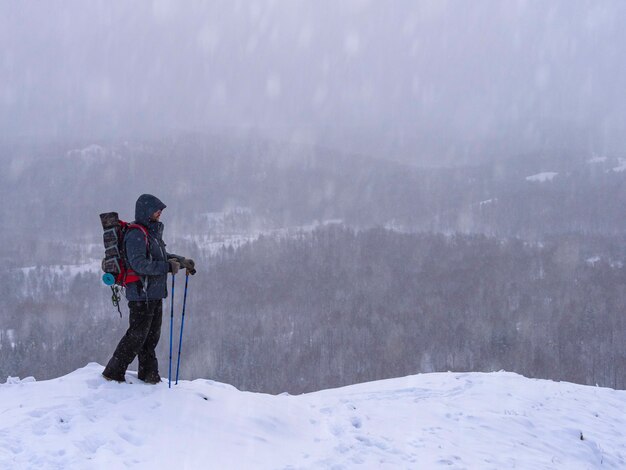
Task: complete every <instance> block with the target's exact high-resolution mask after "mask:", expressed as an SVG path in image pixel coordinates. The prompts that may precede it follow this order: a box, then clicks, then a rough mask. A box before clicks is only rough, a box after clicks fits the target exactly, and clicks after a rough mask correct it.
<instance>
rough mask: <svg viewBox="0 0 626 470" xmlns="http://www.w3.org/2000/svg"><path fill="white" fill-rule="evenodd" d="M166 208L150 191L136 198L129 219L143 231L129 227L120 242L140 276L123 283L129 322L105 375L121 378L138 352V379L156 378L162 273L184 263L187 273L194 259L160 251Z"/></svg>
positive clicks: (164, 287) (164, 278) (155, 380)
mask: <svg viewBox="0 0 626 470" xmlns="http://www.w3.org/2000/svg"><path fill="white" fill-rule="evenodd" d="M165 207H166V206H165V204H163V203H162V202H161V201H160V200H159V199H158V198H156V197H155V196H152V195H151V194H142V195H141V196H139V199H137V203H136V205H135V222H134V223H135V224H139V225H142V226H143V227H144V228H145V229H146V234H147V236H146V235H144V232H143V230H139V229H138V228H135V229H132V230H129V231H128V233H127V234H126V236H125V238H124V246H125V252H126V260H127V262H128V264H129V266H130V268H131V269H132V270H133V271H135V273H136V274H137V275H138V276H139V278H140V280H139V281H138V282H133V283H131V284H128V285H127V287H126V299H127V300H128V307H129V309H130V316H129V323H130V325H129V327H128V330H127V331H126V334H124V336H123V337H122V339H121V340H120V342H119V344H118V345H117V348H115V352H114V353H113V356H112V357H111V359H110V360H109V362H108V364H107V366H106V367H105V369H104V372H103V373H102V375H103V376H104V378H106V379H107V380H115V381H117V382H124V381H125V380H124V374H125V373H126V369H127V368H128V366H129V365H130V363H131V362H133V360H134V359H135V357H136V356H138V358H139V368H138V372H137V376H138V378H139V379H140V380H143V381H144V382H146V383H150V384H157V383H159V382H161V377H160V376H159V365H158V361H157V357H156V352H155V349H156V346H157V344H158V342H159V338H160V336H161V321H162V317H163V299H164V298H165V297H167V273H172V274H173V275H174V274H176V273H177V272H178V270H179V269H180V268H181V267H183V268H185V269H186V270H187V274H195V269H194V266H195V263H194V261H193V260H191V259H187V258H184V257H182V256H178V255H174V254H172V253H168V252H167V251H166V250H165V243H164V242H163V238H162V236H163V223H161V222H160V221H159V218H160V217H161V212H162V211H163V209H165Z"/></svg>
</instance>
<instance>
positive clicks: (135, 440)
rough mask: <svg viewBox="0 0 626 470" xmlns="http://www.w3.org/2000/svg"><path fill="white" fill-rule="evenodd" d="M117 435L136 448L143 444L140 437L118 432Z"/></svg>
mask: <svg viewBox="0 0 626 470" xmlns="http://www.w3.org/2000/svg"><path fill="white" fill-rule="evenodd" d="M117 435H118V436H119V437H120V438H122V439H124V440H125V441H126V442H128V443H129V444H132V445H134V446H136V447H139V446H141V445H142V444H143V440H141V439H140V438H139V437H137V436H134V435H132V434H131V433H128V432H126V431H117Z"/></svg>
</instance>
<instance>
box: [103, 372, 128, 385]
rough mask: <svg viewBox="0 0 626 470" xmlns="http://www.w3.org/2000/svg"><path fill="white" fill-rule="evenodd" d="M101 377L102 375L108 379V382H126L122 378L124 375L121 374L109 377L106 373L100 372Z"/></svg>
mask: <svg viewBox="0 0 626 470" xmlns="http://www.w3.org/2000/svg"><path fill="white" fill-rule="evenodd" d="M102 377H104V378H105V379H106V380H108V381H109V382H119V383H124V382H126V379H125V378H124V376H123V375H122V376H121V377H120V376H116V377H109V376H108V375H106V374H105V373H104V372H103V373H102Z"/></svg>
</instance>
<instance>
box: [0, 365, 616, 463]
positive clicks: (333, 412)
mask: <svg viewBox="0 0 626 470" xmlns="http://www.w3.org/2000/svg"><path fill="white" fill-rule="evenodd" d="M102 369H103V367H102V366H100V365H98V364H95V363H91V364H89V365H87V366H86V367H84V368H82V369H79V370H77V371H75V372H72V373H71V374H69V375H66V376H65V377H61V378H57V379H54V380H47V381H41V382H36V381H34V380H33V379H32V378H29V379H24V380H19V379H15V378H9V380H7V382H6V383H5V384H2V385H0V468H2V469H25V468H37V469H39V468H72V469H94V468H102V469H104V468H106V469H112V468H125V467H136V468H177V469H180V468H188V469H197V468H214V469H270V468H271V469H277V468H278V469H296V468H332V469H341V468H353V467H358V468H368V469H369V468H372V469H381V468H389V469H398V468H411V469H414V468H438V467H440V466H443V467H447V468H480V469H485V468H493V469H496V468H500V469H501V468H513V467H515V468H527V469H541V468H545V469H548V468H549V469H554V468H567V469H578V468H580V469H582V468H624V467H626V413H625V411H624V410H626V391H615V390H611V389H606V388H598V387H588V386H581V385H574V384H570V383H556V382H551V381H547V380H533V379H527V378H524V377H522V376H519V375H516V374H512V373H504V372H499V373H490V374H484V373H439V374H422V375H415V376H409V377H404V378H398V379H390V380H383V381H378V382H371V383H365V384H360V385H353V386H349V387H344V388H339V389H334V390H324V391H321V392H315V393H309V394H304V395H299V396H290V395H286V394H283V395H279V396H273V395H266V394H260V393H249V392H241V391H238V390H237V389H235V388H234V387H232V386H229V385H224V384H221V383H217V382H213V381H210V380H194V381H182V382H180V383H179V385H177V386H174V385H172V389H168V387H167V383H165V382H164V383H162V384H159V385H156V386H150V385H146V384H143V383H142V382H141V381H139V380H137V379H136V374H135V373H132V372H129V373H128V374H127V375H126V377H127V380H128V381H129V382H130V383H126V384H118V383H112V382H107V381H105V380H104V379H103V378H102V377H101V376H100V373H101V371H102Z"/></svg>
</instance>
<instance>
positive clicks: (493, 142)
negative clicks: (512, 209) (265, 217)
mask: <svg viewBox="0 0 626 470" xmlns="http://www.w3.org/2000/svg"><path fill="white" fill-rule="evenodd" d="M625 24H626V2H624V1H622V0H615V1H612V0H602V1H598V0H557V1H547V0H538V1H521V0H520V1H515V0H500V1H496V0H471V1H470V0H467V1H463V0H458V1H445V0H428V1H424V0H407V1H403V0H394V1H382V0H379V1H366V0H350V1H348V0H341V1H338V0H315V1H313V0H310V1H298V0H282V1H267V0H250V1H233V0H228V1H203V2H199V1H195V2H192V1H180V0H175V1H163V0H161V1H154V2H147V1H132V2H129V1H111V0H102V1H84V0H76V1H49V2H34V1H8V0H0V138H2V139H3V140H5V141H6V140H11V139H13V138H14V137H16V136H17V137H20V138H24V137H26V138H38V139H41V138H44V139H48V138H57V139H58V138H66V137H71V138H86V139H97V138H104V137H118V136H123V137H125V138H127V137H129V136H130V137H133V136H136V137H144V136H148V135H155V134H156V135H158V134H162V133H167V132H178V131H209V132H233V131H247V130H249V129H253V130H255V132H258V133H261V134H267V135H269V136H272V137H275V138H283V139H299V140H308V141H312V142H316V143H319V144H322V145H332V146H334V147H338V148H340V149H343V150H346V151H358V152H365V153H372V154H377V155H380V156H388V157H392V158H403V159H414V160H416V161H422V160H423V161H431V160H437V159H451V158H452V159H453V158H455V157H456V156H458V157H459V158H460V157H461V156H465V157H467V156H468V155H469V156H472V155H474V154H476V155H479V154H498V153H502V154H515V153H524V152H526V151H533V150H536V149H538V148H542V146H543V147H546V148H548V147H554V148H558V147H559V146H560V145H563V146H564V147H568V146H569V147H572V146H574V147H576V148H578V147H580V150H581V151H585V152H597V153H604V152H613V153H615V152H619V150H620V148H621V147H622V145H623V144H624V143H625V141H626V139H625V138H624V135H625V132H624V131H625V130H626V129H625V128H626V106H625V103H626V99H625V98H626V91H625V90H626V60H625V59H626V28H624V25H625ZM569 147H568V148H569ZM457 154H458V155H457Z"/></svg>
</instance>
